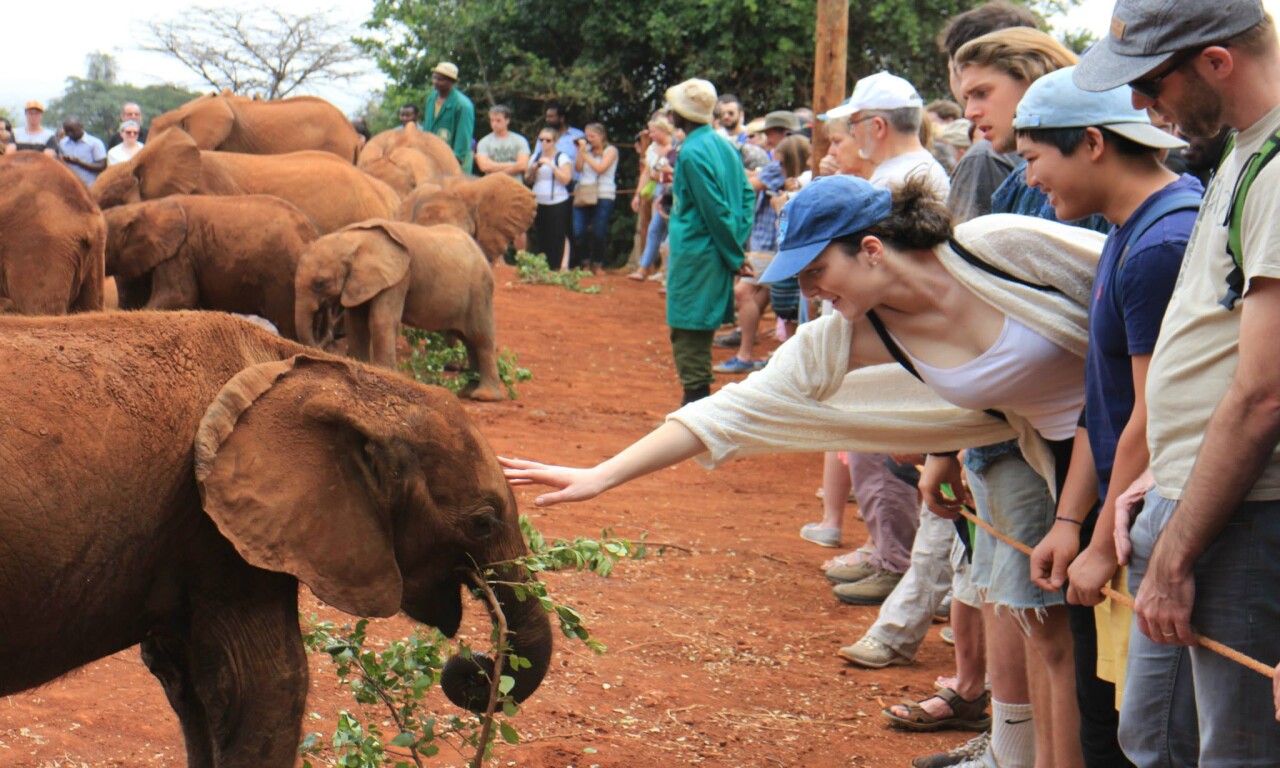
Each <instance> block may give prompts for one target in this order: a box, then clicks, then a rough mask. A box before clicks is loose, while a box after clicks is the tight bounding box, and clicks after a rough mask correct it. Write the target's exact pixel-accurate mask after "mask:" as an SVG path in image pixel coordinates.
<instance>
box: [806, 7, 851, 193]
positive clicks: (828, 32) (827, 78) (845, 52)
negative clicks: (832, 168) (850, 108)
mask: <svg viewBox="0 0 1280 768" xmlns="http://www.w3.org/2000/svg"><path fill="white" fill-rule="evenodd" d="M817 19H818V28H817V37H816V39H815V42H814V56H813V113H814V114H815V115H820V114H822V113H823V112H826V111H827V110H828V109H831V108H832V107H834V106H836V105H838V104H839V103H840V102H842V101H844V99H845V97H846V96H847V95H848V94H846V93H845V80H846V79H847V77H848V73H847V62H848V60H849V0H818V13H817ZM830 143H831V141H830V139H828V138H827V132H826V129H825V127H824V125H823V123H822V121H821V120H814V123H813V156H812V157H811V158H810V163H811V167H812V168H813V171H814V173H815V174H816V173H817V172H818V163H819V162H820V161H821V160H822V158H823V157H824V156H826V154H827V147H828V146H829V145H830Z"/></svg>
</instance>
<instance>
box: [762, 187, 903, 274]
mask: <svg viewBox="0 0 1280 768" xmlns="http://www.w3.org/2000/svg"><path fill="white" fill-rule="evenodd" d="M892 210H893V195H891V194H890V193H889V190H887V189H881V188H879V187H873V186H871V185H870V184H868V183H867V182H866V181H864V180H863V179H860V178H858V177H857V176H823V177H821V178H817V179H814V180H813V181H812V182H811V183H810V184H809V186H807V187H805V188H804V189H802V190H800V192H799V193H798V194H797V195H796V196H795V197H793V198H791V201H790V202H788V203H787V204H786V206H785V207H783V209H782V213H781V214H780V215H779V217H778V254H777V255H776V256H774V257H773V261H771V262H770V263H769V267H768V269H766V270H765V271H764V274H763V275H761V276H760V282H762V283H776V282H778V281H779V280H786V279H787V278H789V277H794V276H795V275H796V274H797V273H798V272H799V271H800V270H802V269H804V268H805V266H807V265H808V264H809V262H811V261H813V260H814V259H816V258H817V257H818V254H820V253H822V250H823V249H824V248H826V247H827V246H828V245H829V244H830V243H831V241H832V240H835V239H837V238H840V237H844V236H845V235H852V234H854V233H855V232H861V231H862V230H864V229H866V228H868V227H870V226H872V225H873V224H876V223H878V222H881V221H884V220H885V219H887V218H889V213H890V212H891V211H892Z"/></svg>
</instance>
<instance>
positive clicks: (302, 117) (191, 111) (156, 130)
mask: <svg viewBox="0 0 1280 768" xmlns="http://www.w3.org/2000/svg"><path fill="white" fill-rule="evenodd" d="M170 128H177V129H179V130H182V131H185V132H186V133H187V134H189V135H190V136H191V138H192V139H194V140H195V142H196V145H197V146H198V147H200V149H209V150H217V151H219V152H243V153H245V154H250V155H283V154H285V153H288V152H301V151H304V150H308V149H314V150H318V151H321V152H331V153H333V154H335V155H337V156H338V157H340V158H342V159H343V160H345V161H347V162H348V163H352V164H354V163H355V161H356V157H357V156H358V155H359V153H360V137H359V135H357V134H356V132H355V129H354V128H352V127H351V123H350V122H348V121H347V118H346V117H345V116H344V115H343V114H342V112H340V111H339V110H338V108H337V107H335V106H333V105H332V104H330V103H329V102H327V101H325V100H324V99H318V98H316V97H314V96H295V97H293V98H288V99H275V100H272V101H263V100H261V99H250V98H247V97H245V96H236V95H235V94H233V93H231V92H230V91H223V92H221V93H212V94H208V95H205V96H201V97H199V98H197V99H193V100H191V101H189V102H187V103H186V104H183V105H182V106H181V107H178V108H177V109H173V110H170V111H168V112H165V113H164V114H163V115H160V116H159V117H157V118H155V119H154V120H152V121H151V134H152V136H159V135H160V134H161V133H163V132H165V131H167V130H169V129H170Z"/></svg>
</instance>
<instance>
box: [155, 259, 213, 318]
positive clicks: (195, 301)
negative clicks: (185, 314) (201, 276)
mask: <svg viewBox="0 0 1280 768" xmlns="http://www.w3.org/2000/svg"><path fill="white" fill-rule="evenodd" d="M146 308H147V309H160V310H165V309H199V308H200V286H199V284H198V283H197V282H196V275H195V272H194V270H192V268H191V265H190V264H189V263H188V262H187V260H186V259H183V258H181V257H180V256H179V257H174V258H172V259H167V260H165V261H162V262H160V264H158V265H157V266H156V268H155V269H153V270H151V300H150V301H148V302H147V306H146Z"/></svg>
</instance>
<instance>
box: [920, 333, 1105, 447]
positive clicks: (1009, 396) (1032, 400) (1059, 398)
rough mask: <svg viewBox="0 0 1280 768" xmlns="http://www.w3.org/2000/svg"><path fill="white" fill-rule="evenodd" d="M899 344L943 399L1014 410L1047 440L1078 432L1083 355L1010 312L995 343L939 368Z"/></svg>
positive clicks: (976, 407) (975, 406) (972, 406)
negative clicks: (952, 365)
mask: <svg viewBox="0 0 1280 768" xmlns="http://www.w3.org/2000/svg"><path fill="white" fill-rule="evenodd" d="M896 340H897V339H896V337H895V341H896ZM898 346H899V347H901V348H902V351H903V352H904V353H905V354H906V356H907V357H908V358H910V359H911V362H912V363H913V364H915V366H916V370H917V371H919V372H920V378H922V379H924V383H925V384H928V385H929V388H930V389H932V390H933V391H934V392H936V393H938V396H939V397H941V398H942V399H943V400H946V401H947V402H949V403H953V404H955V405H958V406H960V407H961V408H969V409H971V410H975V411H984V410H987V409H988V408H993V409H995V410H998V411H1005V410H1007V411H1012V412H1014V413H1017V414H1018V415H1019V416H1022V417H1023V418H1025V419H1026V420H1027V421H1029V422H1030V423H1031V426H1032V427H1034V428H1035V430H1036V432H1039V433H1040V436H1041V437H1043V438H1045V439H1046V440H1066V439H1067V438H1070V437H1074V436H1075V433H1076V425H1077V423H1078V422H1079V420H1080V411H1081V409H1083V408H1084V366H1083V365H1081V364H1080V358H1078V357H1076V356H1075V355H1073V354H1072V353H1070V352H1068V351H1067V350H1065V349H1063V348H1062V347H1059V346H1058V345H1057V344H1054V343H1053V342H1051V341H1049V340H1048V339H1046V338H1044V337H1043V336H1041V335H1039V334H1038V333H1036V332H1035V331H1033V330H1031V329H1030V328H1028V327H1026V326H1025V325H1023V324H1022V323H1020V322H1018V321H1017V320H1014V319H1013V318H1011V317H1009V316H1008V315H1006V316H1005V319H1004V329H1003V330H1001V332H1000V337H999V338H997V339H996V342H995V344H992V345H991V348H990V349H988V350H987V351H986V352H983V353H982V354H981V355H978V356H977V357H975V358H974V359H972V360H970V361H969V362H967V363H965V364H964V365H961V366H957V367H955V368H935V367H933V366H931V365H929V364H928V363H923V362H921V361H920V360H917V359H916V358H915V356H913V355H912V354H911V353H910V352H909V351H907V348H906V347H905V346H904V345H902V343H901V342H899V344H898Z"/></svg>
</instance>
